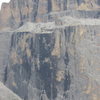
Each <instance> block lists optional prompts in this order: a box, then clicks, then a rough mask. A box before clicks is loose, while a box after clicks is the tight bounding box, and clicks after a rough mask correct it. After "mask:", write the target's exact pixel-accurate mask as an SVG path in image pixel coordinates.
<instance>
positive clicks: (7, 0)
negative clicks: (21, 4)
mask: <svg viewBox="0 0 100 100" xmlns="http://www.w3.org/2000/svg"><path fill="white" fill-rule="evenodd" d="M9 1H10V0H0V9H1V4H2V3H3V2H7V3H8V2H9Z"/></svg>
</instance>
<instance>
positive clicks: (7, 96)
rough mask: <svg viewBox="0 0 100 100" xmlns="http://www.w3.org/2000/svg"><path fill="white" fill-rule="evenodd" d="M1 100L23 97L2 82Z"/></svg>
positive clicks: (14, 99) (15, 99) (0, 87)
mask: <svg viewBox="0 0 100 100" xmlns="http://www.w3.org/2000/svg"><path fill="white" fill-rule="evenodd" d="M0 100H21V99H20V97H18V96H17V95H16V94H14V93H13V92H12V91H11V90H9V89H8V88H7V87H5V86H4V85H3V84H2V83H1V82H0Z"/></svg>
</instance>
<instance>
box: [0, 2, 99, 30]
mask: <svg viewBox="0 0 100 100" xmlns="http://www.w3.org/2000/svg"><path fill="white" fill-rule="evenodd" d="M99 5H100V2H99V0H91V1H90V0H58V1H57V0H11V1H10V3H3V5H2V8H1V12H0V29H2V30H8V29H9V30H12V28H13V29H15V28H18V27H20V26H21V25H23V24H24V23H25V22H27V21H30V22H42V21H46V19H45V16H48V14H49V13H51V12H58V14H59V12H60V11H67V13H68V12H70V13H68V15H69V14H72V15H74V16H77V15H78V14H76V12H77V11H79V14H80V12H81V11H82V13H85V11H86V12H87V11H88V12H90V13H91V12H92V11H94V12H95V11H96V12H98V13H97V16H98V14H99V16H100V13H99V9H100V6H99ZM69 10H70V11H69ZM72 10H74V11H75V13H72ZM88 12H87V13H86V15H87V16H89V15H90V14H88ZM94 12H92V13H94ZM80 15H82V14H80ZM83 15H85V14H83ZM60 16H63V14H60ZM90 16H91V15H90ZM48 17H49V16H48ZM95 17H96V15H95ZM48 20H49V19H48Z"/></svg>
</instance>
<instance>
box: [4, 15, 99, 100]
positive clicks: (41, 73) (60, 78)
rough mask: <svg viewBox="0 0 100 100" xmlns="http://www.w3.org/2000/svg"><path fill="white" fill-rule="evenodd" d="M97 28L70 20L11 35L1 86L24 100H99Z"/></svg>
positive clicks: (95, 22) (22, 29)
mask: <svg viewBox="0 0 100 100" xmlns="http://www.w3.org/2000/svg"><path fill="white" fill-rule="evenodd" d="M27 25H28V26H31V27H32V28H30V27H29V28H28V27H27V29H26V26H27ZM43 25H44V26H43ZM52 25H53V27H52ZM37 26H39V27H37ZM36 27H37V30H38V31H36V30H34V29H35V28H36ZM49 28H50V29H49ZM99 28H100V20H99V19H93V20H91V19H77V18H73V17H62V18H60V19H59V20H57V22H55V23H54V22H50V23H44V24H43V23H40V24H39V23H37V24H33V23H27V24H25V25H24V26H22V27H20V28H19V29H17V30H15V32H13V34H12V38H11V48H10V55H9V63H8V67H7V75H6V80H5V82H4V83H5V84H6V86H7V87H9V88H10V89H11V90H12V91H13V92H14V93H16V94H17V95H19V96H20V97H21V98H22V99H24V100H34V98H35V100H41V99H42V100H64V99H65V100H66V99H68V100H73V99H75V100H99V98H100V97H99V92H100V89H99V88H97V87H99V86H100V79H99V75H100V74H99V70H98V69H99V67H98V65H99V60H100V57H99V55H97V54H99V49H100V48H99V37H98V36H99V31H100V30H99ZM32 29H33V30H32ZM46 29H47V30H46ZM97 38H98V39H97ZM76 91H77V92H76ZM94 98H96V99H94Z"/></svg>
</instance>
